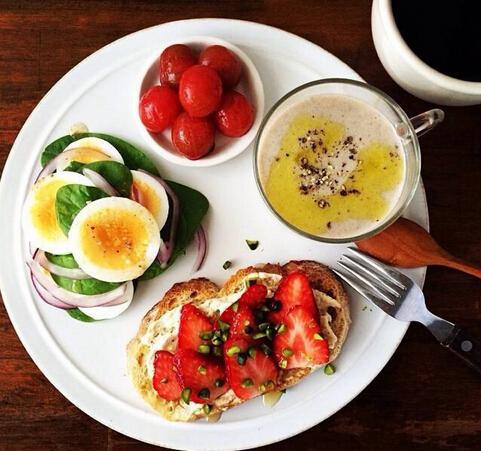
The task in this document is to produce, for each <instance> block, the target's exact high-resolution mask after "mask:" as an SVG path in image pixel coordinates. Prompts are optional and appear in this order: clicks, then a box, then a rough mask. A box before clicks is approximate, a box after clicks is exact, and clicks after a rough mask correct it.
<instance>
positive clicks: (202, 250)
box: [192, 225, 207, 272]
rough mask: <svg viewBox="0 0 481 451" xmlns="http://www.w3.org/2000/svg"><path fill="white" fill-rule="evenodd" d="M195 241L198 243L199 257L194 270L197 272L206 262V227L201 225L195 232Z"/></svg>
mask: <svg viewBox="0 0 481 451" xmlns="http://www.w3.org/2000/svg"><path fill="white" fill-rule="evenodd" d="M195 241H196V243H197V257H196V259H195V263H194V266H193V268H192V272H196V271H198V270H199V269H200V268H201V267H202V263H204V260H205V254H206V253H207V235H206V233H205V230H204V227H202V226H201V225H200V226H199V228H198V229H197V230H196V232H195Z"/></svg>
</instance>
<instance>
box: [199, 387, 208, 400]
mask: <svg viewBox="0 0 481 451" xmlns="http://www.w3.org/2000/svg"><path fill="white" fill-rule="evenodd" d="M197 394H198V395H199V398H203V399H209V397H210V390H209V389H208V388H202V389H200V390H199V392H198V393H197Z"/></svg>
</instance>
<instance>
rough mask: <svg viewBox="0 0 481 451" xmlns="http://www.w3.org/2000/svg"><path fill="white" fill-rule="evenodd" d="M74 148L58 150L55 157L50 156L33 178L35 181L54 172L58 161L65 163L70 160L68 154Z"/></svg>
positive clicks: (69, 154)
mask: <svg viewBox="0 0 481 451" xmlns="http://www.w3.org/2000/svg"><path fill="white" fill-rule="evenodd" d="M73 150H76V149H71V150H66V151H65V152H60V153H59V154H58V155H57V156H56V157H55V158H52V159H51V160H50V161H49V162H48V163H47V164H46V165H45V166H44V168H43V169H42V170H41V171H40V173H39V174H38V176H37V178H36V179H35V183H37V182H38V181H39V180H40V179H42V178H44V177H46V176H47V175H50V174H52V173H53V172H55V170H56V169H57V167H58V166H59V165H60V163H61V162H62V163H67V162H69V161H70V160H71V158H70V156H71V155H72V153H73V152H72V151H73Z"/></svg>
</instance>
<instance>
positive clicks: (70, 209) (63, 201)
mask: <svg viewBox="0 0 481 451" xmlns="http://www.w3.org/2000/svg"><path fill="white" fill-rule="evenodd" d="M103 197H109V196H108V194H106V193H104V192H103V191H102V190H100V189H98V188H95V187H94V186H85V185H74V184H72V185H64V186H62V187H61V188H60V189H59V190H58V191H57V197H56V199H55V214H56V215H57V221H58V225H59V227H60V228H61V229H62V232H63V233H65V235H68V231H69V230H70V226H71V225H72V222H73V220H74V219H75V216H77V214H78V212H79V211H80V210H81V209H82V208H84V207H85V206H86V205H87V203H88V202H91V201H93V200H97V199H101V198H103Z"/></svg>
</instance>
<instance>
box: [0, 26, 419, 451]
mask: <svg viewBox="0 0 481 451" xmlns="http://www.w3.org/2000/svg"><path fill="white" fill-rule="evenodd" d="M195 22H197V23H202V24H203V25H206V26H212V27H215V26H218V27H220V28H222V27H226V26H227V27H228V26H232V27H234V26H235V27H245V28H249V27H250V28H254V29H255V28H257V30H260V29H263V30H264V31H268V32H269V33H274V34H276V35H277V36H278V37H283V38H285V39H289V40H294V41H297V42H298V43H299V45H302V46H307V47H310V48H311V50H313V51H316V52H320V53H323V54H324V56H326V57H328V58H330V59H331V60H332V61H334V62H336V64H338V65H339V66H340V67H343V69H344V70H345V71H346V72H349V73H350V74H351V76H352V77H353V78H358V79H359V76H358V75H357V74H356V73H355V72H354V71H352V70H351V69H349V68H348V66H346V65H345V64H344V63H342V62H341V61H339V60H338V59H337V58H336V57H334V56H333V55H331V54H329V53H328V52H326V51H325V50H323V49H321V48H320V47H318V46H316V45H315V44H313V43H311V42H309V41H306V40H304V39H303V38H300V37H298V36H295V35H292V34H290V33H287V32H285V31H282V30H279V29H276V28H273V27H268V26H266V25H261V24H256V23H252V22H245V21H236V20H230V19H191V20H185V21H178V22H171V23H167V24H163V25H159V26H157V27H151V28H149V29H146V30H141V31H139V32H136V33H133V34H131V35H128V36H126V37H123V38H121V39H119V40H117V41H115V42H113V43H112V44H109V45H108V46H106V47H104V48H102V49H100V50H99V51H97V52H95V53H94V54H92V55H91V56H89V57H88V58H86V59H85V60H84V61H83V62H81V63H80V64H79V65H77V66H76V67H75V68H73V69H72V70H71V71H69V72H68V73H67V75H66V76H64V77H63V78H62V79H61V80H60V81H59V82H57V84H56V85H55V86H54V87H53V88H52V89H51V90H50V91H49V92H48V93H47V95H46V96H45V97H44V98H43V99H42V100H41V101H40V102H39V104H38V105H37V106H36V107H35V109H34V111H33V112H32V113H31V115H30V116H29V118H28V119H27V121H26V122H25V124H24V127H23V128H22V130H21V132H20V133H19V135H18V137H17V139H16V141H15V143H14V145H13V147H12V155H15V157H16V161H15V162H14V158H9V159H8V160H7V162H6V164H5V168H4V171H3V175H2V183H1V184H0V210H2V211H3V212H4V213H5V212H8V213H9V214H11V212H13V211H15V210H18V206H15V205H14V204H13V205H12V199H11V198H9V196H8V192H9V191H8V189H7V187H8V186H11V184H13V183H16V184H18V185H21V181H19V179H22V178H23V179H25V178H26V176H23V177H19V176H18V175H17V174H15V169H16V167H17V168H19V165H18V160H19V157H21V156H22V152H23V153H24V154H25V147H24V148H23V149H22V144H25V143H27V142H28V139H29V136H28V132H27V130H28V129H29V127H31V124H32V122H33V121H34V119H35V118H38V116H39V114H40V113H41V111H42V109H45V108H46V107H47V103H48V102H49V101H50V100H51V99H52V98H53V97H54V95H57V94H58V93H59V92H60V90H61V89H63V88H68V87H69V84H71V83H72V79H73V78H75V76H76V75H77V76H79V75H80V74H81V71H82V70H83V69H84V68H86V67H87V65H88V64H89V62H91V61H92V60H94V59H95V58H99V56H101V55H102V54H104V53H106V52H108V51H109V49H114V50H115V47H116V46H117V47H119V46H120V44H121V43H122V41H123V42H125V41H126V40H128V39H133V38H134V37H135V36H137V35H139V34H140V33H146V32H148V31H149V30H152V29H153V28H158V27H168V26H181V25H192V24H193V23H195ZM131 57H133V56H132V55H131ZM123 63H125V61H123ZM110 70H113V68H110ZM103 76H105V74H104V73H103V72H101V73H100V74H99V76H98V78H97V80H98V79H99V78H102V77H103ZM51 122H53V119H52V120H51ZM45 129H46V130H49V128H48V127H45ZM45 135H46V133H45ZM30 138H31V137H30ZM44 138H45V136H44ZM39 140H41V138H37V141H39ZM43 141H45V139H44V140H43ZM27 150H28V149H27ZM35 158H37V155H35ZM20 169H21V167H20ZM421 191H422V193H424V190H423V189H422V187H421ZM423 203H424V206H425V216H426V217H425V220H426V221H425V222H426V224H425V225H427V205H426V201H425V197H423ZM0 226H1V230H2V232H4V231H6V230H9V232H10V237H11V240H10V244H11V249H10V252H7V251H5V252H3V253H2V254H1V255H0V262H1V264H2V267H3V268H4V271H2V273H1V275H0V287H1V289H2V293H3V296H4V304H5V306H6V309H7V311H8V313H9V316H10V318H11V321H12V324H13V325H14V328H15V330H16V332H17V335H18V336H19V337H20V339H21V341H22V343H23V344H24V346H25V348H26V349H27V351H28V352H29V354H30V356H31V357H32V359H33V360H34V362H35V363H36V364H37V366H38V367H39V368H40V369H41V371H42V372H43V373H44V374H45V375H46V377H47V378H48V379H49V380H50V382H52V384H53V385H54V386H55V387H56V388H57V389H58V390H59V391H60V392H61V393H63V394H64V396H66V397H67V398H68V399H69V400H70V401H71V402H72V403H73V404H75V405H76V406H77V407H79V408H80V409H81V410H83V411H84V412H86V413H87V414H88V415H90V416H92V417H93V418H95V419H96V420H97V421H99V422H101V423H103V424H105V425H106V426H108V427H111V428H113V429H115V430H117V431H119V432H121V433H124V434H126V435H129V436H131V437H134V438H137V439H139V440H142V441H144V442H148V443H153V444H157V445H162V446H170V447H175V448H178V449H194V448H191V447H190V446H189V447H188V448H187V447H186V446H185V443H184V444H183V445H182V444H178V443H177V444H176V435H175V433H178V432H180V431H186V430H189V429H194V430H198V431H200V430H201V429H204V432H205V427H203V426H200V427H199V425H192V424H170V423H169V426H168V427H169V428H170V429H172V430H173V431H174V435H172V434H171V433H166V440H167V441H165V440H164V439H162V440H160V441H159V440H152V439H149V437H146V436H145V435H143V434H142V433H138V431H137V430H132V428H131V427H130V428H129V427H128V426H129V424H128V423H129V422H125V421H124V422H123V424H122V425H120V424H119V423H122V421H117V422H115V424H114V420H113V419H112V415H111V412H110V411H109V410H108V409H107V410H105V407H106V406H105V405H100V406H98V405H96V406H95V407H94V408H92V406H91V405H88V403H87V402H86V401H85V399H84V398H83V397H82V396H85V392H82V390H79V387H78V386H76V387H73V386H72V384H69V383H68V382H69V381H65V380H64V379H62V378H61V375H60V374H59V373H58V372H57V371H56V369H54V368H52V367H51V365H50V364H47V363H46V362H47V360H48V359H45V349H41V347H39V343H38V342H37V341H36V339H38V337H33V336H32V331H31V330H27V329H26V328H25V327H24V323H25V317H24V318H22V317H21V316H20V312H19V311H18V306H16V305H15V301H14V298H17V299H18V298H21V296H20V294H23V295H27V296H31V292H30V287H26V286H19V287H17V286H15V284H14V283H13V281H14V280H15V277H16V274H15V271H14V270H13V268H14V265H13V264H12V262H11V260H9V257H11V256H12V255H13V257H15V252H13V253H12V251H14V250H17V252H21V249H20V248H21V246H20V231H19V230H15V229H14V228H12V227H11V221H9V215H8V214H0ZM21 255H23V254H21ZM424 273H425V270H424V269H423V270H421V274H422V276H424ZM9 276H10V277H9ZM32 304H33V303H32ZM29 307H30V308H29V310H30V311H29V312H28V313H30V314H32V315H34V316H35V315H37V316H38V312H35V310H34V309H33V307H32V306H29ZM23 313H25V312H23ZM385 323H386V324H385V325H383V327H381V330H380V333H381V332H384V334H387V335H388V336H389V335H391V337H390V338H391V339H393V337H395V339H394V341H392V343H391V345H392V347H390V349H389V350H384V359H383V360H381V361H378V362H377V365H371V366H369V365H366V362H361V363H360V365H359V367H358V369H362V370H363V371H364V373H363V378H362V382H361V383H360V384H359V383H358V384H357V387H356V388H355V389H354V390H353V391H352V392H351V393H350V395H349V396H347V397H345V398H344V399H343V401H342V403H340V404H339V403H338V404H337V405H336V407H335V408H333V409H332V410H331V412H330V413H328V414H327V415H324V416H323V417H322V418H319V417H315V418H309V420H307V418H306V415H299V416H298V417H297V418H296V417H294V418H291V419H290V420H291V427H289V428H284V429H283V430H282V433H280V434H277V435H276V436H269V438H267V436H263V438H262V439H260V440H256V439H254V440H253V439H252V436H254V435H255V434H254V433H253V434H250V436H243V437H239V438H240V439H241V440H243V441H241V442H238V443H233V442H232V443H230V444H229V446H227V447H226V446H222V447H219V446H216V445H215V444H214V445H213V442H211V443H209V444H207V443H206V444H205V445H201V446H200V447H199V446H196V447H195V449H246V448H252V447H255V446H262V445H266V444H269V443H273V442H276V441H279V440H283V439H286V438H288V437H290V436H292V435H295V434H298V433H300V432H302V431H304V430H306V429H308V428H310V427H312V426H314V425H315V424H317V423H318V422H320V421H322V420H323V419H325V418H327V417H328V416H330V415H332V414H333V413H335V412H336V411H337V410H338V409H340V408H341V407H343V406H344V405H345V404H347V403H348V402H349V401H350V400H351V399H353V398H354V397H355V396H357V394H359V393H360V391H362V390H363V389H364V388H365V387H366V386H367V385H368V384H369V383H370V382H371V381H372V380H373V379H374V377H375V376H376V375H377V374H378V373H379V371H380V370H381V369H382V368H383V367H384V365H385V364H386V363H387V361H388V360H389V358H390V357H391V355H392V354H393V353H394V351H395V349H396V348H397V345H398V344H399V343H400V341H401V339H402V337H403V336H404V334H405V332H406V330H407V325H405V324H401V323H397V322H395V321H394V320H390V319H389V318H386V320H385ZM388 331H389V332H388ZM393 331H394V334H393ZM37 332H38V333H40V334H41V335H43V338H44V339H45V340H46V342H47V343H48V342H49V338H50V341H52V337H49V335H48V331H47V330H46V329H45V330H40V331H37ZM378 338H379V337H378ZM51 344H52V343H51ZM373 345H374V344H373V343H371V344H370V347H373ZM57 351H58V352H60V350H59V349H58V348H57ZM62 356H63V354H62ZM54 357H55V355H54ZM63 358H64V360H65V362H64V364H65V367H64V368H62V370H65V369H68V370H72V368H70V367H69V366H73V364H72V362H70V361H69V360H68V359H67V358H66V356H63ZM353 363H354V362H353ZM353 363H352V364H353ZM356 363H357V362H356ZM370 363H371V364H372V362H370ZM49 365H50V366H49ZM366 366H367V367H366ZM335 377H336V376H334V378H335ZM89 382H90V381H89ZM90 384H91V385H92V386H90V387H89V388H90V390H91V393H90V394H95V395H98V396H100V398H102V397H104V398H105V396H107V399H109V397H110V398H111V396H110V395H109V394H108V393H105V392H102V391H101V390H100V389H99V388H98V387H96V386H95V385H94V384H93V383H91V382H90ZM87 385H88V384H87ZM96 392H100V393H96ZM333 392H334V390H332V389H331V390H330V395H329V396H328V398H329V399H331V398H332V396H333V395H334V393H333ZM110 401H111V402H112V405H113V406H114V407H115V408H117V407H120V408H122V407H124V408H125V406H123V404H124V403H122V402H120V401H118V400H115V399H113V400H112V399H110ZM333 401H335V399H333ZM119 404H120V406H119ZM307 407H309V406H303V409H302V410H303V411H304V412H306V411H307V410H306V409H307ZM289 415H292V412H291V410H290V409H289ZM150 416H151V415H147V414H145V413H144V412H137V417H139V418H138V419H139V420H140V421H145V422H146V423H148V417H150ZM267 417H269V416H267ZM253 421H257V422H259V423H265V419H261V418H257V419H256V420H253ZM237 423H241V422H237ZM237 423H232V424H231V425H233V427H232V429H233V433H234V436H233V437H232V438H233V439H236V437H238V435H237V434H235V432H236V431H237V432H239V430H240V429H241V428H240V427H239V425H238V424H237ZM242 423H251V424H248V426H250V430H251V431H252V432H254V431H257V432H260V431H261V429H262V425H259V424H257V425H256V424H254V423H253V422H252V421H251V422H249V421H246V422H242ZM292 426H294V427H292ZM208 428H209V430H208V433H207V436H210V438H211V439H212V440H213V439H214V438H215V436H214V435H212V434H215V433H218V432H219V431H220V430H221V429H222V428H223V427H222V423H219V424H216V425H214V424H212V425H208ZM266 429H268V428H266ZM209 432H210V434H209ZM179 435H182V434H177V436H179Z"/></svg>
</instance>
